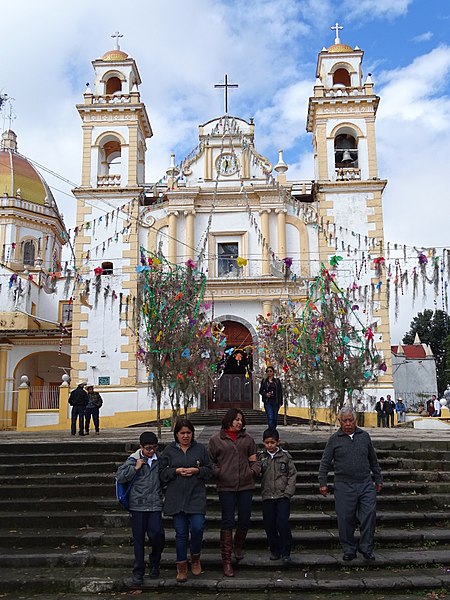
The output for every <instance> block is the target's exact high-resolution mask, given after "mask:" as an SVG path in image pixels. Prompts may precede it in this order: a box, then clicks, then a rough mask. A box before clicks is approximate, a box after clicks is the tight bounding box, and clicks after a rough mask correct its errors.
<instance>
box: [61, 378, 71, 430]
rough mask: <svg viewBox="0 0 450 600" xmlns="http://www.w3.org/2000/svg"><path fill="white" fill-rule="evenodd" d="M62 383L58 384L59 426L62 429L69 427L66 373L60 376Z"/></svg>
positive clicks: (67, 380) (67, 379) (68, 379)
mask: <svg viewBox="0 0 450 600" xmlns="http://www.w3.org/2000/svg"><path fill="white" fill-rule="evenodd" d="M61 379H62V384H61V385H60V386H59V418H58V422H59V426H60V427H61V428H62V429H63V428H65V429H68V428H69V421H70V414H69V382H70V377H69V376H68V375H67V373H64V375H63V376H62V377H61Z"/></svg>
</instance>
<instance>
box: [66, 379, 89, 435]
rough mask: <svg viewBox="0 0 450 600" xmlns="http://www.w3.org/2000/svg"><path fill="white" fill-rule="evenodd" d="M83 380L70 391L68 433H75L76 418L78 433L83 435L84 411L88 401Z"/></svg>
mask: <svg viewBox="0 0 450 600" xmlns="http://www.w3.org/2000/svg"><path fill="white" fill-rule="evenodd" d="M85 385H86V382H85V381H80V383H79V384H78V385H77V387H76V388H75V389H74V390H72V391H71V392H70V396H69V404H70V406H71V407H72V414H71V423H70V433H71V434H72V435H76V433H77V420H78V426H79V432H78V433H79V434H80V435H84V413H85V410H86V406H87V403H88V395H87V393H86V390H85V389H84V386H85Z"/></svg>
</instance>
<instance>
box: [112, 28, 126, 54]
mask: <svg viewBox="0 0 450 600" xmlns="http://www.w3.org/2000/svg"><path fill="white" fill-rule="evenodd" d="M111 37H112V38H113V39H114V38H115V39H116V48H115V49H116V50H120V46H119V38H123V35H122V34H121V33H119V32H118V31H116V32H115V33H113V34H112V36H111Z"/></svg>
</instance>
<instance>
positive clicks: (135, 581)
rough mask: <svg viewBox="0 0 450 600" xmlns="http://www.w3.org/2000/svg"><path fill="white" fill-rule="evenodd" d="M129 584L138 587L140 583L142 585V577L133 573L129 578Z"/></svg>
mask: <svg viewBox="0 0 450 600" xmlns="http://www.w3.org/2000/svg"><path fill="white" fill-rule="evenodd" d="M131 584H132V585H137V586H139V587H140V586H141V585H144V578H143V577H139V575H133V578H132V579H131Z"/></svg>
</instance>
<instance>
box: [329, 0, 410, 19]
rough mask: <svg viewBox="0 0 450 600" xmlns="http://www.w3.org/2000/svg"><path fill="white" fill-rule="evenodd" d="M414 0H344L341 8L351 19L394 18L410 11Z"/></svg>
mask: <svg viewBox="0 0 450 600" xmlns="http://www.w3.org/2000/svg"><path fill="white" fill-rule="evenodd" d="M412 2H413V0H344V1H343V2H342V6H341V9H342V11H343V13H344V14H346V15H347V17H348V18H349V19H351V20H354V19H359V18H362V19H365V20H370V19H373V18H374V17H376V18H381V17H383V18H387V19H394V18H395V17H399V16H401V15H404V14H406V13H407V12H408V7H409V6H410V4H412Z"/></svg>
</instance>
